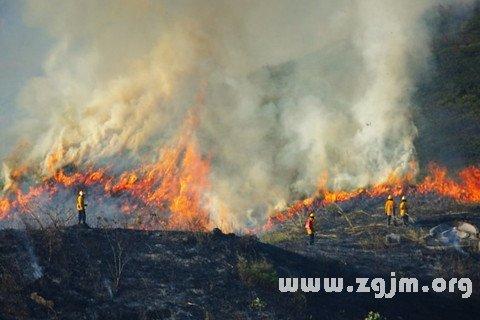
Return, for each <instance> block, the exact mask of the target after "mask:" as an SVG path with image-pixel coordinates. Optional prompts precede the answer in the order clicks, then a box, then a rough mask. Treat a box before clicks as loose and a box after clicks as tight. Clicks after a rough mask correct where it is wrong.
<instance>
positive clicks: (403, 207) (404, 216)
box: [399, 196, 409, 226]
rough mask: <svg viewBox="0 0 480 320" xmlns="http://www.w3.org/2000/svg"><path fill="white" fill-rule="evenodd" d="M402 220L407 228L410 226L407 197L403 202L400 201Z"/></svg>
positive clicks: (403, 198)
mask: <svg viewBox="0 0 480 320" xmlns="http://www.w3.org/2000/svg"><path fill="white" fill-rule="evenodd" d="M399 209H400V218H401V219H402V221H403V224H404V225H405V226H408V223H409V219H408V206H407V198H406V197H405V196H403V197H402V201H400V206H399Z"/></svg>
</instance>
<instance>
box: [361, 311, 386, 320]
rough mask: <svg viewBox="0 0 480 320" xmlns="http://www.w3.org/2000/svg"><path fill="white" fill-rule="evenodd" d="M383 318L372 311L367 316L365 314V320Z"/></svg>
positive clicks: (379, 319)
mask: <svg viewBox="0 0 480 320" xmlns="http://www.w3.org/2000/svg"><path fill="white" fill-rule="evenodd" d="M384 319H385V318H383V317H382V316H381V315H380V313H378V312H374V311H370V312H369V313H368V314H367V317H366V318H365V320H384Z"/></svg>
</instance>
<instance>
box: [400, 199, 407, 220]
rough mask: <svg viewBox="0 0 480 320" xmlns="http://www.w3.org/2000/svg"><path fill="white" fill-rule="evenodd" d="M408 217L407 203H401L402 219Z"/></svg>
mask: <svg viewBox="0 0 480 320" xmlns="http://www.w3.org/2000/svg"><path fill="white" fill-rule="evenodd" d="M405 215H408V207H407V201H402V202H400V217H403V216H405Z"/></svg>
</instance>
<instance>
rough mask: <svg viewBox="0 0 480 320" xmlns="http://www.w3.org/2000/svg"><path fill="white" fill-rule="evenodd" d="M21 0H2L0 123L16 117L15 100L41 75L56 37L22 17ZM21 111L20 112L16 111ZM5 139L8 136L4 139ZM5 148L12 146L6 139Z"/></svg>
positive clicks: (0, 19) (3, 144)
mask: <svg viewBox="0 0 480 320" xmlns="http://www.w3.org/2000/svg"><path fill="white" fill-rule="evenodd" d="M22 5H23V2H22V1H14V0H0V125H2V126H4V125H6V124H8V123H9V122H10V120H11V117H12V116H13V112H12V110H13V108H14V107H15V104H16V103H15V101H16V99H17V96H18V94H19V92H20V90H21V88H22V87H23V86H24V85H25V83H26V82H27V80H28V79H30V78H31V77H32V76H38V75H40V74H42V64H43V63H44V61H45V57H46V55H47V53H48V50H50V48H51V46H52V42H53V40H52V39H51V38H50V37H49V36H48V35H47V34H46V33H45V32H44V30H42V29H39V28H31V27H29V26H27V25H26V24H25V22H24V20H23V19H22V9H23V8H22ZM16 112H18V110H16ZM17 114H18V113H17ZM2 140H5V136H4V137H3V138H2ZM0 143H1V145H2V148H3V147H7V148H8V147H11V145H7V144H5V143H4V141H2V142H0Z"/></svg>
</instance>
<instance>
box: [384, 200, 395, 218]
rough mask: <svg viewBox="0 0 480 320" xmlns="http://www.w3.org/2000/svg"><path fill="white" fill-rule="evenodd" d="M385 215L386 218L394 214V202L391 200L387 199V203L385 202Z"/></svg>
mask: <svg viewBox="0 0 480 320" xmlns="http://www.w3.org/2000/svg"><path fill="white" fill-rule="evenodd" d="M385 214H386V215H387V216H392V215H394V214H395V202H394V201H393V199H388V200H387V202H385Z"/></svg>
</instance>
